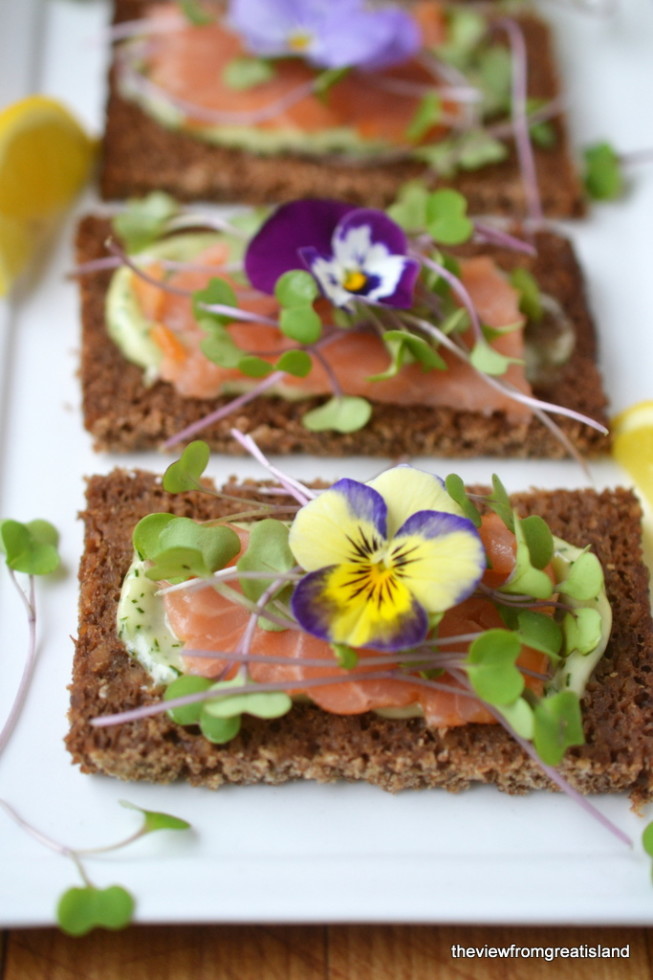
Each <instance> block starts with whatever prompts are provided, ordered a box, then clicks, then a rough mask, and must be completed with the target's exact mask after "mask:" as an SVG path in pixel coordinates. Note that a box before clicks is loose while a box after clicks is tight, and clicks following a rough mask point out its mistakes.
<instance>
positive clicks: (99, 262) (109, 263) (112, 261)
mask: <svg viewBox="0 0 653 980" xmlns="http://www.w3.org/2000/svg"><path fill="white" fill-rule="evenodd" d="M122 264H123V260H122V258H118V256H117V255H106V256H105V257H104V258H102V259H92V260H91V261H90V262H82V264H81V265H76V266H75V267H74V269H71V270H70V272H68V273H66V279H76V278H77V277H78V276H86V275H89V274H90V273H92V272H104V271H105V270H106V269H119V268H120V266H121V265H122Z"/></svg>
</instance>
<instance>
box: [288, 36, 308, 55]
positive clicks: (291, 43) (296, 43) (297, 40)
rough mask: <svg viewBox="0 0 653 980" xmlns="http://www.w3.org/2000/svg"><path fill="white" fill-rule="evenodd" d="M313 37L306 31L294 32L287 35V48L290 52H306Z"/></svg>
mask: <svg viewBox="0 0 653 980" xmlns="http://www.w3.org/2000/svg"><path fill="white" fill-rule="evenodd" d="M312 40H313V35H312V34H309V33H308V32H307V31H296V32H295V33H294V34H289V35H288V47H289V48H290V50H291V51H306V50H307V48H309V47H310V46H311V42H312Z"/></svg>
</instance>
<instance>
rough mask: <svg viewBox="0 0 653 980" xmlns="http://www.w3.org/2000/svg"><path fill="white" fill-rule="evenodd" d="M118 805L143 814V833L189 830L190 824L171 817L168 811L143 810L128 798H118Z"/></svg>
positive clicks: (179, 818)
mask: <svg viewBox="0 0 653 980" xmlns="http://www.w3.org/2000/svg"><path fill="white" fill-rule="evenodd" d="M119 802H120V805H121V806H124V807H125V808H126V809H128V810H137V811H138V812H139V813H142V814H143V817H144V824H143V833H144V834H153V833H154V832H155V831H157V830H190V826H191V825H190V824H189V823H188V821H187V820H182V819H181V817H173V816H172V815H171V814H169V813H159V812H158V811H157V810H144V809H143V808H142V807H140V806H136V804H135V803H130V802H129V800H120V801H119Z"/></svg>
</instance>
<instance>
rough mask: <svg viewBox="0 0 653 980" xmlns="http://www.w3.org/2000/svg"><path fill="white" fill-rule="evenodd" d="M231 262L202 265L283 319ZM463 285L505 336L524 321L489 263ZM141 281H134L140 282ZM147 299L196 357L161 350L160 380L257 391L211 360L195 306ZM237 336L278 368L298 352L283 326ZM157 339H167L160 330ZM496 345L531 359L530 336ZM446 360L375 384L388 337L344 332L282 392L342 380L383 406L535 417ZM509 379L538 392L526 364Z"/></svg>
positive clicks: (470, 266)
mask: <svg viewBox="0 0 653 980" xmlns="http://www.w3.org/2000/svg"><path fill="white" fill-rule="evenodd" d="M224 261H225V254H224V249H223V247H222V246H220V245H216V246H213V247H211V248H210V249H208V250H206V251H204V252H202V253H201V254H200V255H198V256H197V259H196V262H197V265H198V266H202V267H205V266H207V265H208V266H210V265H215V267H216V274H220V276H221V277H222V278H223V279H226V280H227V281H228V282H230V284H231V285H232V286H233V287H234V288H235V289H236V292H237V294H239V304H240V307H241V308H242V309H244V310H247V311H249V312H252V313H256V314H258V315H260V316H262V317H268V318H275V317H276V316H277V315H278V312H279V307H278V304H277V301H276V299H275V298H274V297H272V296H268V295H265V294H263V293H259V292H257V291H255V290H252V289H251V288H250V287H246V288H245V287H243V286H242V285H240V286H239V285H238V282H237V281H236V279H235V278H232V277H230V276H229V275H227V274H225V273H224V272H223V271H222V270H221V266H222V265H223V264H224ZM151 268H152V270H153V272H154V274H155V276H156V275H158V274H157V268H158V267H157V266H156V265H154V266H152V267H151ZM159 273H160V275H159V277H160V278H163V270H159ZM209 278H210V276H209V275H207V273H206V272H205V271H199V270H193V269H187V270H182V271H179V272H175V273H173V274H171V275H169V276H168V277H167V278H166V283H167V284H169V285H170V286H172V287H174V288H179V289H184V290H189V291H195V290H198V289H201V288H203V287H204V286H206V284H207V282H208V280H209ZM460 278H461V281H462V283H463V285H464V287H465V288H466V290H467V291H468V293H469V295H470V296H471V299H472V301H473V303H474V305H475V306H476V309H477V311H478V315H479V317H480V319H481V321H482V322H483V323H485V324H487V325H488V326H490V327H495V328H500V327H509V326H510V327H512V326H514V325H515V324H521V323H523V316H522V314H521V313H520V311H519V305H518V296H517V293H516V291H515V290H514V289H513V287H512V286H511V285H510V283H509V282H508V280H507V279H506V277H505V276H504V275H503V273H502V272H501V271H500V270H499V269H498V268H497V266H496V265H495V264H494V262H493V261H492V260H491V259H490V258H489V257H487V256H476V257H475V258H469V259H464V260H461V262H460ZM136 279H137V277H136V276H134V281H136ZM150 288H152V287H150ZM154 288H155V287H154ZM144 294H145V297H146V303H144V305H143V312H144V315H146V316H147V315H148V310H149V309H152V308H153V309H154V311H155V316H156V322H158V323H160V324H163V325H165V326H166V327H168V328H169V329H170V330H171V331H173V332H174V333H175V335H176V337H177V338H178V340H179V341H180V342H181V344H183V346H184V347H185V349H186V356H185V357H180V355H179V347H178V345H174V346H173V345H170V344H169V343H165V342H164V343H162V344H160V346H161V350H162V355H163V356H162V360H161V362H160V365H159V375H160V377H161V378H162V379H163V380H164V381H168V382H170V383H171V384H173V385H174V386H175V388H176V389H177V391H178V392H179V393H180V394H181V395H183V396H184V397H188V398H215V397H217V396H218V395H220V394H221V393H223V391H224V389H225V386H228V385H229V384H232V385H233V384H234V383H236V384H239V385H242V384H243V383H245V384H251V382H250V381H249V380H248V379H246V378H244V376H243V375H242V374H241V373H240V372H239V371H238V370H236V369H235V368H224V367H221V366H220V365H217V364H214V363H213V362H212V361H209V360H208V359H207V358H206V357H205V356H204V354H203V353H202V351H201V348H200V344H201V341H202V339H203V337H204V336H205V335H204V333H203V332H202V330H201V329H200V327H199V326H198V325H197V323H196V321H195V318H194V316H193V313H192V306H191V302H190V299H188V298H186V297H184V296H179V295H176V294H174V293H171V292H168V291H166V290H164V289H161V290H160V294H161V296H160V298H159V299H158V300H156V301H155V299H154V298H153V297H152V296H151V295H150V292H149V291H144ZM141 295H143V291H142V290H140V287H139V291H138V292H137V297H138V298H139V299H140V297H141ZM228 330H229V333H230V334H231V337H232V339H233V340H234V342H235V343H236V344H237V346H238V347H240V348H241V349H242V350H243V352H244V353H251V354H256V355H258V356H260V357H262V358H264V359H266V360H268V361H270V362H273V361H275V360H276V359H277V358H278V357H279V355H280V354H281V353H282V352H283V351H284V350H287V349H289V348H291V347H293V346H295V345H294V344H293V342H292V341H291V340H289V339H288V338H287V337H285V336H284V335H283V334H282V333H281V332H280V330H279V329H278V328H277V327H276V326H273V325H267V324H259V323H243V322H235V323H231V324H229V325H228ZM325 336H326V334H325ZM153 339H154V340H155V341H156V340H157V335H156V332H155V334H154V337H153ZM492 344H493V346H494V347H495V349H496V350H498V351H499V352H500V353H502V354H504V355H505V356H507V357H511V358H516V359H521V358H522V356H523V331H522V330H520V329H515V330H510V331H509V332H507V333H505V334H502V335H501V336H499V337H497V338H496V340H494V341H493V342H492ZM439 353H440V354H441V356H442V357H443V359H444V360H445V362H446V364H447V368H446V370H441V371H440V370H437V371H435V370H432V371H424V370H423V369H422V366H421V365H420V364H417V363H412V364H406V365H404V366H403V367H402V368H401V369H400V371H399V372H398V374H396V375H395V376H394V377H391V378H387V379H384V380H381V381H371V380H370V378H371V377H373V376H374V375H377V374H382V373H383V372H384V371H385V370H386V368H387V366H388V362H389V355H388V352H387V350H386V348H385V346H384V344H383V342H382V340H381V339H380V337H379V335H378V334H377V333H375V332H374V331H373V330H372V329H371V328H370V329H369V330H366V329H361V330H342V329H337V328H336V329H334V331H332V334H331V335H330V336H329V337H328V342H324V343H323V344H322V346H321V349H320V358H321V359H323V361H324V362H326V366H325V364H323V363H322V360H321V359H317V358H315V359H314V361H313V368H312V370H311V372H310V374H308V376H307V377H305V378H297V377H293V376H292V375H286V377H285V379H284V381H283V384H282V386H281V390H282V394H283V392H284V391H285V392H286V393H287V394H288V396H290V397H297V396H310V395H324V394H330V393H331V391H332V387H331V383H330V378H329V372H332V373H333V374H335V376H336V378H337V379H338V382H339V383H340V385H341V388H342V390H343V392H344V393H345V394H347V395H359V396H362V397H365V398H369V399H370V400H372V401H375V402H381V403H385V404H394V405H424V406H428V407H433V406H446V407H450V408H456V409H458V410H461V411H462V410H467V411H472V412H482V413H489V412H492V411H502V412H505V413H506V415H507V416H508V418H509V419H510V420H511V421H514V422H517V421H521V420H527V419H529V418H530V415H531V410H530V409H529V408H528V407H527V406H525V405H523V404H521V403H520V402H517V401H515V400H514V399H512V398H510V397H509V396H508V395H506V394H503V393H502V392H500V391H497V390H496V389H495V388H493V387H491V386H490V385H489V384H487V383H486V382H485V381H483V379H482V378H479V375H478V374H477V373H476V372H475V371H474V370H473V369H472V368H471V367H470V366H469V365H468V364H466V363H465V362H464V361H462V360H460V359H459V358H457V357H456V356H455V355H454V354H452V353H450V352H449V351H447V350H444V349H442V348H440V350H439ZM501 380H502V381H505V382H509V383H510V384H512V385H513V386H514V387H515V388H517V389H518V390H519V391H521V392H524V393H526V394H530V392H531V389H530V385H529V383H528V381H527V380H526V377H525V375H524V369H523V366H522V365H521V364H511V365H510V366H509V368H508V370H507V371H506V373H505V374H504V375H502V376H501Z"/></svg>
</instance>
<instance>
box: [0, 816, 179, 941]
mask: <svg viewBox="0 0 653 980" xmlns="http://www.w3.org/2000/svg"><path fill="white" fill-rule="evenodd" d="M121 804H122V806H124V807H127V808H128V809H130V810H136V811H137V812H138V813H140V814H141V816H142V818H143V819H142V823H141V826H140V827H139V828H138V830H136V831H135V832H134V833H132V834H130V835H129V837H127V838H125V839H124V840H121V841H118V842H117V843H116V844H109V845H104V846H101V847H95V848H72V847H69V846H67V845H65V844H60V843H58V842H57V841H55V840H53V839H52V838H51V837H48V836H46V835H45V834H44V833H43V832H42V831H40V830H37V829H36V828H35V827H33V826H32V825H31V824H29V823H28V822H27V821H26V820H25V819H23V817H21V816H20V814H18V813H17V811H16V810H15V809H14V808H13V807H12V806H11V805H10V804H9V803H7V802H6V800H1V799H0V807H2V809H3V810H4V811H5V813H6V814H7V815H8V816H9V817H11V819H12V820H13V821H14V822H15V823H17V824H18V826H19V827H21V828H22V829H23V830H25V831H26V832H27V833H28V834H30V835H31V836H32V837H34V838H35V839H36V840H37V841H39V843H41V844H43V845H44V846H45V847H48V848H50V850H52V851H55V852H56V853H57V854H61V855H62V856H63V857H68V858H70V859H71V861H72V862H73V864H74V865H75V867H76V868H77V871H78V872H79V875H80V877H81V879H82V882H83V885H82V887H81V888H80V887H73V888H68V889H67V890H66V891H65V892H64V893H63V894H62V895H61V897H60V898H59V902H58V904H57V922H58V923H59V926H60V928H61V929H62V930H63V932H65V933H67V934H68V935H70V936H83V935H86V933H88V932H90V931H91V930H92V929H95V928H98V927H100V928H104V929H111V930H116V929H124V928H125V926H128V925H129V924H130V922H131V921H132V918H133V914H134V909H135V901H134V898H133V896H132V895H131V894H130V893H129V892H128V891H127V889H126V888H123V887H122V885H109V886H108V887H107V888H99V887H98V886H97V885H95V884H93V882H92V881H91V880H90V878H89V876H88V874H87V872H86V869H85V867H84V864H83V860H85V859H86V858H92V857H93V856H95V855H97V854H106V853H108V852H112V851H116V850H119V849H121V848H123V847H126V846H127V845H129V844H133V843H134V842H135V841H137V840H139V839H140V838H141V837H145V836H146V835H147V834H151V833H154V832H155V831H158V830H189V829H190V826H191V825H190V824H189V823H188V822H187V821H186V820H182V819H180V818H179V817H174V816H171V815H170V814H167V813H159V812H157V811H153V810H144V809H142V808H141V807H139V806H136V805H135V804H134V803H129V802H127V801H126V800H121Z"/></svg>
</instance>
